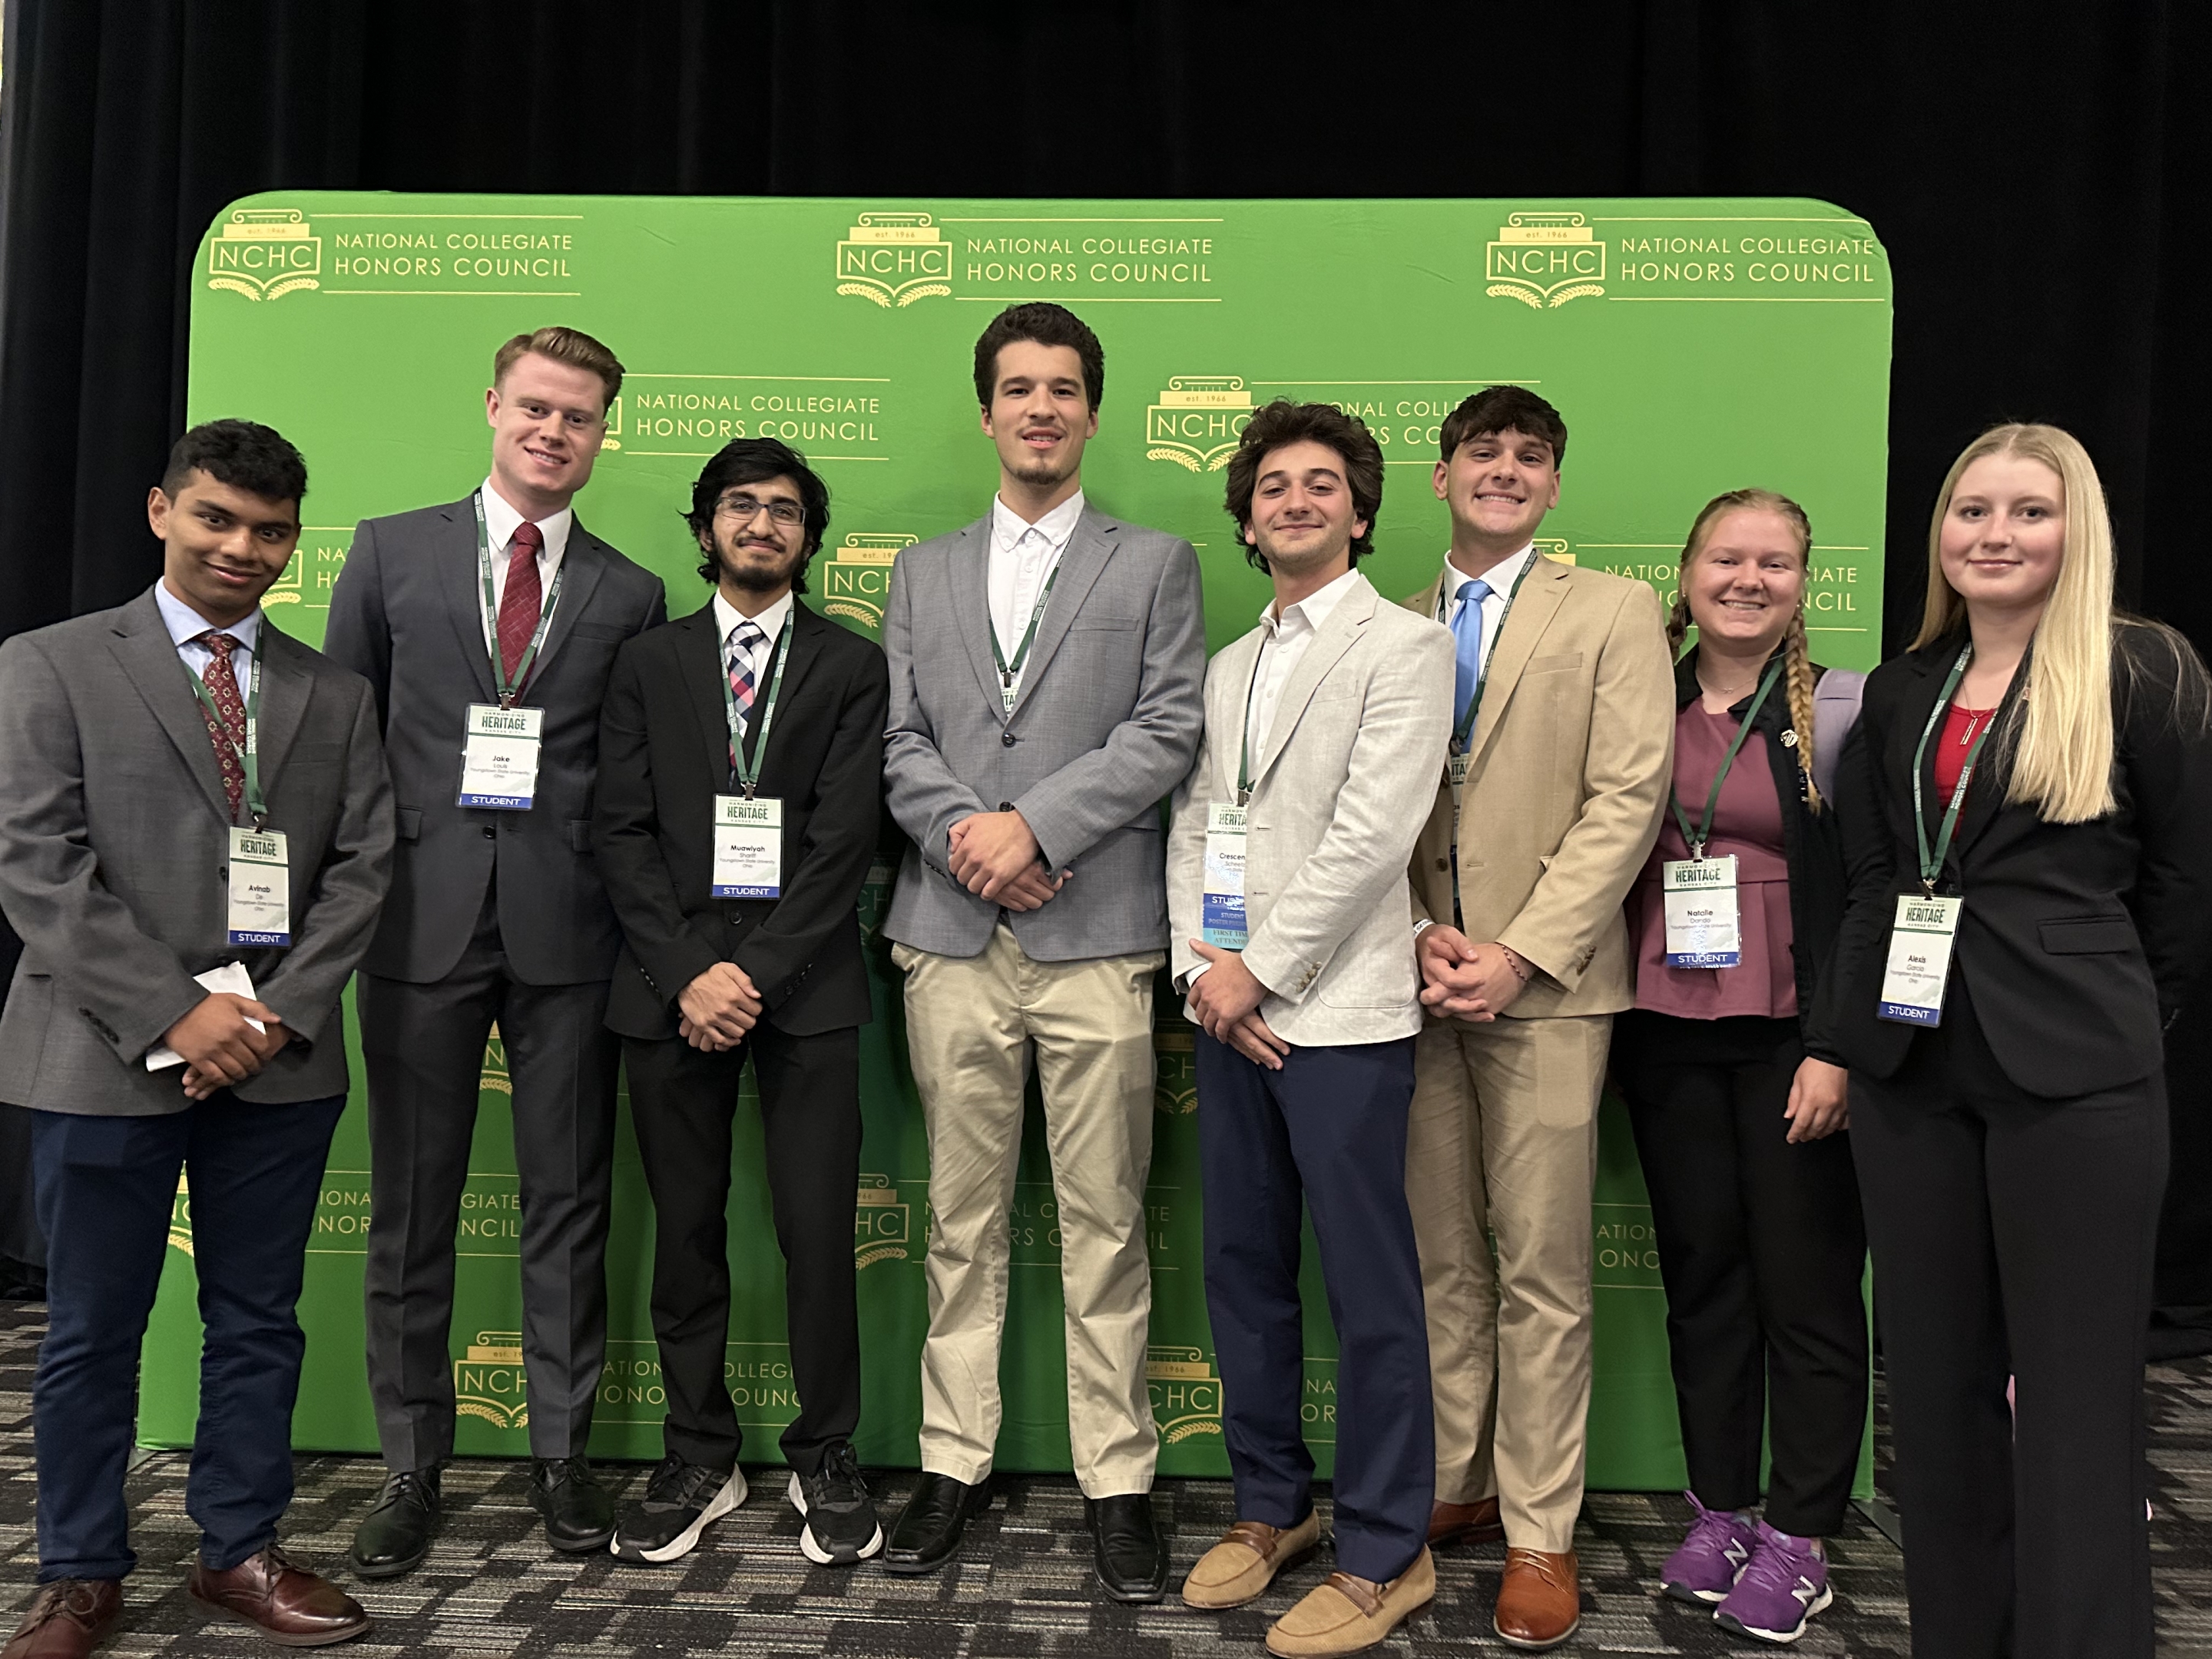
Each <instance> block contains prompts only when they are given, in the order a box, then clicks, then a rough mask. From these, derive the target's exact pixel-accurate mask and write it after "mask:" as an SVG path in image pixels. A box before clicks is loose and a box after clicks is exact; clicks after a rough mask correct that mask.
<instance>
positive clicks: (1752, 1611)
mask: <svg viewBox="0 0 2212 1659" xmlns="http://www.w3.org/2000/svg"><path fill="white" fill-rule="evenodd" d="M1812 541H1813V529H1812V526H1811V524H1810V523H1809V522H1808V520H1807V518H1806V515H1805V510H1804V509H1803V508H1802V507H1799V506H1798V505H1797V503H1796V502H1795V501H1791V500H1790V499H1789V498H1788V497H1787V496H1784V495H1775V494H1773V493H1772V492H1771V491H1769V490H1764V489H1736V490H1731V491H1729V493H1728V494H1727V495H1720V496H1717V497H1716V498H1715V499H1714V500H1713V501H1710V502H1709V503H1707V504H1706V506H1705V510H1704V511H1703V512H1701V513H1699V514H1698V517H1697V521H1696V522H1695V523H1694V524H1693V525H1692V526H1691V527H1690V535H1689V540H1688V543H1687V544H1686V545H1685V546H1684V548H1683V550H1682V564H1681V574H1680V584H1679V586H1680V592H1679V593H1678V594H1677V596H1676V598H1675V600H1674V611H1673V614H1672V617H1671V618H1670V620H1669V623H1668V634H1669V635H1670V636H1671V638H1672V641H1673V643H1674V647H1675V649H1676V651H1677V652H1678V653H1680V661H1679V663H1678V665H1677V666H1676V670H1675V677H1674V682H1675V707H1676V710H1677V713H1676V716H1675V721H1674V801H1673V805H1672V806H1671V808H1670V809H1669V811H1668V816H1667V817H1666V819H1665V820H1664V821H1663V823H1662V829H1661V831H1660V836H1659V842H1658V845H1657V846H1656V847H1655V848H1653V850H1652V853H1651V856H1650V860H1649V862H1648V863H1647V864H1646V865H1645V866H1644V873H1643V875H1642V876H1641V877H1640V878H1638V883H1637V885H1636V887H1635V889H1634V890H1632V892H1631V894H1630V896H1629V900H1628V920H1629V933H1630V938H1631V939H1632V941H1633V942H1634V945H1635V949H1636V953H1637V981H1636V1006H1635V1007H1634V1008H1633V1009H1632V1010H1630V1011H1629V1012H1626V1013H1623V1014H1621V1015H1620V1016H1619V1018H1617V1019H1616V1020H1615V1021H1614V1024H1613V1079H1614V1081H1615V1083H1616V1085H1618V1086H1619V1087H1620V1091H1621V1092H1622V1093H1623V1094H1624V1095H1625V1096H1626V1098H1627V1101H1628V1107H1629V1115H1630V1120H1631V1121H1632V1124H1633V1125H1634V1127H1635V1131H1636V1145H1637V1150H1638V1153H1639V1155H1640V1156H1641V1158H1642V1160H1643V1164H1644V1180H1645V1183H1646V1184H1647V1185H1648V1187H1649V1188H1650V1194H1651V1211H1652V1218H1653V1220H1654V1222H1655V1223H1656V1228H1657V1232H1658V1242H1659V1263H1660V1273H1661V1275H1662V1278H1663V1279H1664V1280H1665V1282H1666V1287H1667V1309H1668V1312H1667V1334H1668V1343H1669V1346H1670V1350H1671V1354H1672V1361H1673V1369H1674V1391H1675V1399H1676V1402H1677V1406H1678V1408H1679V1410H1680V1417H1681V1425H1682V1445H1683V1449H1684V1451H1685V1453H1686V1455H1687V1458H1688V1462H1689V1471H1690V1490H1689V1493H1688V1497H1689V1499H1690V1503H1691V1506H1692V1511H1693V1515H1694V1519H1693V1521H1692V1525H1691V1528H1690V1532H1689V1536H1688V1537H1687V1538H1686V1540H1685V1541H1683V1544H1682V1547H1680V1549H1678V1550H1676V1551H1675V1552H1674V1554H1673V1555H1672V1556H1671V1557H1670V1558H1669V1559H1668V1561H1667V1564H1666V1566H1665V1568H1664V1569H1663V1570H1662V1574H1661V1578H1662V1583H1663V1585H1664V1587H1665V1589H1666V1592H1667V1594H1668V1595H1671V1596H1673V1597H1674V1598H1676V1599H1677V1600H1680V1601H1686V1602H1688V1603H1689V1604H1690V1605H1692V1606H1693V1607H1699V1608H1700V1609H1709V1610H1710V1611H1711V1613H1712V1616H1713V1617H1714V1618H1715V1619H1716V1620H1717V1621H1718V1622H1719V1623H1720V1624H1721V1625H1722V1626H1724V1627H1725V1628H1727V1629H1728V1630H1729V1631H1731V1632H1735V1633H1737V1634H1741V1635H1745V1636H1750V1637H1753V1638H1763V1639H1765V1640H1768V1641H1775V1642H1790V1641H1795V1640H1796V1638H1797V1637H1799V1636H1800V1635H1802V1633H1803V1632H1804V1628H1805V1621H1806V1620H1808V1618H1809V1617H1810V1616H1811V1615H1812V1614H1814V1613H1818V1612H1820V1610H1821V1609H1822V1608H1823V1607H1826V1606H1827V1605H1828V1601H1829V1599H1830V1595H1829V1589H1828V1583H1827V1577H1828V1571H1827V1561H1826V1551H1825V1548H1824V1547H1823V1544H1822V1540H1823V1539H1825V1538H1826V1537H1829V1536H1831V1535H1832V1534H1834V1533H1836V1532H1837V1531H1838V1530H1839V1529H1840V1528H1841V1527H1842V1525H1843V1518H1844V1505H1845V1504H1846V1503H1848V1502H1849V1500H1850V1490H1851V1479H1852V1475H1853V1474H1854V1472H1855V1471H1856V1469H1857V1463H1858V1453H1859V1443H1860V1439H1861V1437H1862V1435H1863V1431H1864V1428H1865V1421H1866V1402H1867V1328H1866V1312H1865V1308H1864V1305H1863V1302H1862V1300H1861V1295H1860V1284H1861V1279H1862V1274H1863V1270H1864V1264H1865V1260H1866V1236H1865V1231H1864V1227H1863V1223H1862V1222H1861V1220H1860V1216H1859V1196H1858V1184H1857V1178H1856V1176H1854V1174H1853V1171H1852V1167H1851V1153H1850V1146H1849V1137H1848V1136H1847V1135H1845V1134H1844V1133H1840V1132H1841V1131H1842V1130H1843V1129H1844V1127H1845V1126H1846V1124H1847V1122H1848V1121H1849V1109H1848V1105H1847V1103H1846V1097H1845V1073H1844V1067H1843V1065H1842V1060H1841V1056H1840V1055H1838V1054H1832V1053H1829V1052H1826V1051H1824V1050H1822V1049H1820V1048H1819V1047H1818V1046H1817V1045H1808V1042H1807V1041H1806V1038H1805V1035H1804V1031H1803V1029H1802V1020H1803V1018H1804V1017H1805V1016H1808V1015H1809V1014H1810V1013H1811V1012H1812V1010H1813V1007H1814V999H1815V995H1816V994H1817V991H1818V988H1819V983H1820V975H1821V971H1822V969H1823V967H1824V965H1825V964H1826V962H1827V960H1828V958H1829V957H1830V956H1831V955H1832V953H1833V947H1834V945H1835V940H1836V934H1837V929H1838V927H1839V925H1840V923H1841V921H1842V918H1843V911H1844V861H1843V852H1842V846H1841V842H1840V840H1839V838H1838V834H1837V829H1836V816H1835V813H1834V811H1832V808H1831V807H1830V805H1829V802H1828V795H1829V793H1830V786H1831V784H1832V780H1833V777H1834V771H1835V761H1836V757H1837V756H1838V754H1839V753H1840V751H1841V750H1842V747H1843V738H1844V732H1845V731H1846V730H1848V728H1849V726H1850V720H1851V718H1852V717H1853V715H1854V714H1856V712H1857V692H1858V689H1859V687H1860V685H1861V684H1863V676H1861V675H1857V674H1851V673H1846V672H1844V671H1841V670H1823V669H1821V668H1819V667H1817V666H1815V665H1814V663H1813V661H1812V659H1811V658H1810V656H1809V655H1808V653H1807V649H1806V642H1805V605H1804V599H1805V586H1806V582H1807V579H1808V574H1809V572H1808V565H1809V562H1810V558H1811V551H1812ZM1692 627H1694V628H1695V629H1696V630H1697V643H1696V644H1695V646H1693V647H1692V648H1691V649H1689V650H1688V651H1686V652H1683V651H1682V649H1681V647H1682V645H1683V642H1684V641H1685V639H1686V636H1687V635H1688V633H1689V630H1690V629H1692ZM1831 716H1832V718H1831ZM1768 1428H1771V1434H1770V1436H1769V1437H1770V1438H1771V1447H1772V1459H1773V1464H1772V1473H1771V1477H1770V1479H1769V1480H1768V1483H1767V1490H1766V1502H1765V1514H1764V1515H1763V1516H1761V1515H1759V1514H1758V1513H1757V1512H1756V1511H1757V1507H1758V1504H1759V1461H1760V1457H1759V1454H1760V1446H1761V1439H1762V1432H1761V1431H1762V1429H1768Z"/></svg>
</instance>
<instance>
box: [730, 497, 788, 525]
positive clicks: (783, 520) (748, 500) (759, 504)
mask: <svg viewBox="0 0 2212 1659" xmlns="http://www.w3.org/2000/svg"><path fill="white" fill-rule="evenodd" d="M763 509H765V510H766V511H767V513H768V516H769V518H770V519H771V520H774V521H775V526H776V528H777V529H779V530H796V529H797V528H798V527H799V526H800V525H803V524H805V522H806V509H805V507H801V506H800V505H799V503H798V502H797V501H784V500H781V499H778V500H776V501H757V500H756V499H755V498H754V497H752V496H750V495H725V496H723V497H722V499H721V500H720V501H716V502H715V503H714V513H715V516H717V517H718V518H724V519H735V520H737V521H738V523H739V524H750V523H751V522H752V521H753V520H754V518H755V517H757V515H758V514H759V513H761V512H762V511H763Z"/></svg>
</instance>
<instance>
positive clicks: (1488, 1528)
mask: <svg viewBox="0 0 2212 1659" xmlns="http://www.w3.org/2000/svg"><path fill="white" fill-rule="evenodd" d="M1504 1536H1505V1523H1504V1522H1503V1521H1501V1520H1499V1519H1498V1500H1497V1499H1496V1498H1478V1499H1476V1500H1475V1501H1474V1503H1472V1504H1447V1503H1445V1502H1444V1501H1443V1499H1442V1498H1438V1499H1437V1501H1436V1503H1435V1504H1432V1505H1431V1507H1430V1509H1429V1547H1430V1548H1431V1549H1432V1550H1433V1549H1442V1548H1443V1547H1444V1546H1445V1545H1446V1544H1460V1543H1467V1544H1494V1543H1496V1542H1497V1541H1498V1540H1499V1539H1501V1538H1503V1537H1504Z"/></svg>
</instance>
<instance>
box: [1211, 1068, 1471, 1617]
mask: <svg viewBox="0 0 2212 1659" xmlns="http://www.w3.org/2000/svg"><path fill="white" fill-rule="evenodd" d="M1197 1049H1198V1052H1197V1061H1198V1129H1199V1149H1200V1160H1201V1168H1202V1170H1203V1176H1202V1186H1203V1190H1204V1193H1205V1196H1206V1312H1207V1316H1208V1317H1209V1318H1210V1319H1211V1320H1212V1325H1213V1348H1214V1358H1215V1362H1216V1364H1218V1365H1219V1367H1220V1370H1221V1394H1222V1413H1221V1419H1222V1428H1223V1431H1224V1434H1225V1438H1226V1439H1227V1441H1228V1443H1229V1467H1230V1471H1231V1474H1233V1475H1234V1476H1235V1478H1236V1482H1237V1518H1238V1519H1240V1520H1245V1521H1263V1522H1267V1524H1268V1525H1269V1526H1273V1527H1289V1526H1293V1525H1295V1524H1297V1522H1300V1521H1302V1520H1304V1518H1305V1516H1306V1512H1307V1511H1308V1510H1310V1509H1311V1508H1312V1507H1313V1500H1312V1490H1311V1489H1312V1485H1313V1472H1314V1463H1313V1456H1312V1454H1311V1453H1310V1452H1309V1451H1308V1450H1307V1449H1306V1443H1305V1436H1304V1423H1303V1419H1301V1417H1300V1414H1299V1407H1301V1405H1302V1404H1304V1400H1305V1353H1306V1340H1305V1316H1304V1310H1303V1309H1302V1308H1301V1306H1300V1304H1299V1301H1298V1255H1299V1225H1300V1221H1301V1214H1300V1211H1301V1200H1304V1205H1303V1207H1304V1208H1305V1209H1310V1211H1311V1212H1312V1213H1313V1225H1314V1236H1315V1237H1316V1239H1318V1240H1319V1241H1320V1245H1321V1270H1322V1281H1323V1283H1324V1284H1325V1285H1327V1287H1328V1311H1329V1317H1330V1318H1331V1319H1332V1320H1333V1321H1334V1322H1335V1325H1336V1339H1337V1352H1338V1354H1339V1355H1340V1358H1339V1359H1338V1361H1337V1377H1336V1396H1335V1408H1336V1424H1335V1431H1336V1432H1335V1439H1336V1478H1335V1498H1336V1524H1335V1538H1336V1565H1338V1567H1340V1569H1341V1570H1342V1571H1346V1572H1348V1573H1351V1574H1352V1575H1354V1576H1355V1577H1360V1578H1368V1579H1373V1580H1375V1581H1376V1582H1377V1583H1387V1582H1388V1581H1389V1580H1390V1579H1393V1578H1395V1577H1398V1575H1399V1574H1401V1573H1402V1572H1404V1571H1406V1569H1407V1567H1409V1566H1411V1565H1413V1561H1414V1559H1416V1558H1417V1557H1419V1554H1420V1553H1421V1550H1422V1547H1423V1546H1424V1545H1425V1543H1426V1542H1427V1541H1428V1531H1429V1510H1430V1506H1431V1501H1432V1500H1433V1498H1434V1497H1435V1494H1436V1472H1437V1470H1436V1465H1437V1458H1436V1419H1435V1415H1434V1407H1433V1406H1432V1405H1431V1401H1430V1397H1429V1335H1428V1325H1427V1322H1426V1320H1425V1317H1424V1316H1423V1312H1422V1306H1421V1263H1420V1258H1419V1255H1418V1254H1417V1252H1416V1250H1415V1249H1414V1244H1413V1215H1412V1212H1410V1211H1408V1210H1407V1207H1406V1115H1407V1109H1408V1108H1409V1107H1410V1106H1411V1105H1412V1103H1413V1038H1411V1037H1404V1038H1401V1039H1399V1040H1398V1041H1395V1042H1370V1043H1358V1044H1350V1045H1346V1046H1344V1047H1340V1048H1293V1049H1292V1050H1291V1052H1290V1054H1289V1055H1288V1056H1286V1057H1285V1060H1284V1061H1283V1069H1282V1070H1281V1071H1279V1072H1274V1071H1267V1070H1265V1069H1263V1068H1261V1066H1255V1065H1254V1064H1253V1063H1252V1062H1251V1061H1250V1060H1246V1059H1245V1058H1244V1057H1243V1055H1242V1054H1238V1053H1237V1052H1236V1050H1234V1049H1233V1048H1229V1047H1227V1046H1226V1045H1225V1044H1223V1043H1219V1042H1215V1041H1214V1040H1213V1039H1212V1037H1210V1036H1206V1034H1205V1033H1204V1032H1203V1031H1201V1032H1200V1033H1199V1034H1198V1039H1197Z"/></svg>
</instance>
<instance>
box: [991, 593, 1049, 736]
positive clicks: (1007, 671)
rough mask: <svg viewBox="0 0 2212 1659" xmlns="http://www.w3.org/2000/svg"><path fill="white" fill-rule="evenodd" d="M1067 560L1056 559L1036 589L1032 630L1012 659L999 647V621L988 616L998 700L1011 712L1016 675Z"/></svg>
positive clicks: (1017, 648)
mask: <svg viewBox="0 0 2212 1659" xmlns="http://www.w3.org/2000/svg"><path fill="white" fill-rule="evenodd" d="M1065 562H1066V560H1065V559H1061V560H1057V561H1055V562H1054V564H1053V567H1052V574H1050V575H1049V576H1047V577H1046V578H1045V579H1044V586H1043V587H1042V588H1041V589H1040V590H1039V591H1038V592H1037V597H1036V604H1035V605H1031V606H1030V627H1029V632H1028V633H1026V634H1024V635H1022V642H1021V643H1020V644H1019V645H1018V646H1016V647H1014V659H1013V661H1012V662H1008V661H1007V660H1006V653H1005V652H1004V651H1001V650H1000V648H999V625H998V623H994V622H991V621H990V620H989V619H988V618H986V619H985V625H984V632H986V633H987V634H988V635H990V636H991V660H992V661H993V662H995V663H996V664H998V665H999V701H1000V702H1003V703H1005V704H1006V712H1007V713H1008V714H1012V713H1013V712H1014V676H1015V675H1017V674H1018V673H1020V672H1021V671H1022V665H1023V664H1024V663H1025V662H1027V661H1028V660H1029V659H1030V647H1031V646H1032V645H1035V644H1036V631H1037V623H1038V622H1039V620H1040V619H1042V617H1043V616H1044V608H1045V605H1046V604H1047V602H1048V601H1049V600H1050V599H1051V598H1052V585H1053V584H1054V582H1056V581H1058V580H1060V565H1061V564H1064V563H1065Z"/></svg>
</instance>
